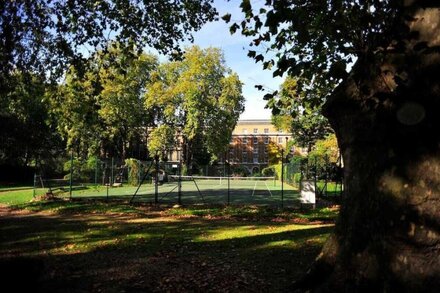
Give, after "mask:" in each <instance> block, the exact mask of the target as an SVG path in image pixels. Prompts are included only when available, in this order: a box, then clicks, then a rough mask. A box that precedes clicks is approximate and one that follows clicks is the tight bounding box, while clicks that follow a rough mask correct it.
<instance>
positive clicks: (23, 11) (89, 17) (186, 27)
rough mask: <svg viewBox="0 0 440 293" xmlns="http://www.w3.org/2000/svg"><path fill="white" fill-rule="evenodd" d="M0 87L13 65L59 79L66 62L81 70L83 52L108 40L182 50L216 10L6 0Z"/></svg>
mask: <svg viewBox="0 0 440 293" xmlns="http://www.w3.org/2000/svg"><path fill="white" fill-rule="evenodd" d="M0 11H1V14H0V15H1V21H0V23H1V26H2V32H3V33H2V34H1V40H2V41H1V42H0V51H1V52H2V54H1V56H0V64H1V66H0V68H1V74H0V86H1V87H0V88H1V89H3V90H4V89H5V85H6V84H7V76H8V75H9V73H10V72H11V71H12V70H15V69H18V70H24V71H30V72H38V73H39V74H41V75H42V76H43V75H46V76H49V77H51V78H52V79H53V80H55V79H56V78H57V77H59V76H60V75H62V74H63V73H64V70H65V66H66V64H67V65H75V67H77V69H80V68H81V67H82V66H81V65H84V63H83V61H84V51H86V50H88V49H89V47H92V48H95V49H99V48H105V46H106V44H107V43H108V41H109V40H110V39H113V40H114V41H117V42H119V43H121V44H128V45H129V46H128V47H129V48H133V47H137V48H144V46H145V45H149V46H150V47H152V48H155V49H157V50H158V51H160V52H162V53H179V52H180V49H179V42H180V41H181V40H183V39H190V40H191V35H190V34H191V33H192V32H193V31H195V30H198V29H200V28H201V26H202V25H203V24H204V23H205V22H207V21H210V20H213V18H214V17H215V15H216V11H215V9H214V8H213V7H212V5H211V1H210V0H202V1H192V0H190V1H186V0H185V1H170V0H165V1H141V0H131V1H122V2H121V1H117V0H108V1H99V2H83V1H78V0H73V1H64V0H52V1H49V0H41V1H27V0H18V1H2V4H1V5H0Z"/></svg>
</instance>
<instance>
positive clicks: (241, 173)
mask: <svg viewBox="0 0 440 293" xmlns="http://www.w3.org/2000/svg"><path fill="white" fill-rule="evenodd" d="M231 173H232V176H237V177H247V176H248V175H249V170H248V169H247V168H246V167H244V166H242V165H231Z"/></svg>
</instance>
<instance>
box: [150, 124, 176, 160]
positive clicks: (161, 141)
mask: <svg viewBox="0 0 440 293" xmlns="http://www.w3.org/2000/svg"><path fill="white" fill-rule="evenodd" d="M174 135H175V134H174V130H173V129H172V128H171V127H170V126H169V125H166V124H163V125H159V126H157V127H156V128H154V129H153V130H151V132H150V135H149V137H148V151H149V152H150V154H153V155H162V156H163V155H164V154H165V153H166V151H167V150H169V149H171V148H172V147H173V145H174V142H175V140H174Z"/></svg>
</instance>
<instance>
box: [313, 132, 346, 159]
mask: <svg viewBox="0 0 440 293" xmlns="http://www.w3.org/2000/svg"><path fill="white" fill-rule="evenodd" d="M339 156H340V155H339V147H338V141H337V139H336V135H335V134H330V135H328V136H327V137H326V138H325V139H321V140H318V141H317V142H316V144H315V147H314V149H313V151H311V152H310V153H309V157H311V158H313V157H318V158H327V160H328V162H331V163H337V162H338V160H339Z"/></svg>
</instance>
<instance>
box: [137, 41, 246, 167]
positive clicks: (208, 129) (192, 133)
mask: <svg viewBox="0 0 440 293" xmlns="http://www.w3.org/2000/svg"><path fill="white" fill-rule="evenodd" d="M183 57H184V59H183V60H182V61H175V62H170V63H165V64H163V65H162V66H161V67H160V68H159V70H158V71H157V73H156V74H153V76H154V77H153V82H152V84H151V85H150V86H149V87H148V91H147V93H146V100H145V106H146V108H147V109H155V114H156V117H155V122H156V125H157V126H159V125H164V124H165V125H169V126H171V127H172V128H173V129H175V131H176V132H177V131H180V133H181V135H182V138H183V148H184V149H183V153H182V155H183V158H184V162H185V164H186V168H187V170H188V172H191V170H192V160H193V153H194V151H197V150H198V148H199V150H202V149H204V148H206V150H207V151H208V152H209V153H210V154H211V155H213V156H215V155H217V154H219V153H221V152H222V151H224V149H225V148H226V146H227V145H228V143H229V139H230V137H231V135H232V130H233V128H234V126H235V124H236V122H237V120H238V117H239V115H240V113H242V112H243V103H244V98H243V96H242V95H241V82H240V80H239V79H238V76H237V75H236V74H234V73H232V72H231V71H230V69H229V68H227V67H226V65H225V62H224V59H223V56H222V53H221V51H220V50H219V49H215V48H208V49H204V50H202V49H200V48H199V47H196V46H195V47H192V48H189V49H188V50H187V52H186V53H185V54H184V56H183ZM196 141H201V142H202V145H200V144H199V145H195V144H194V143H195V142H196Z"/></svg>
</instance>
